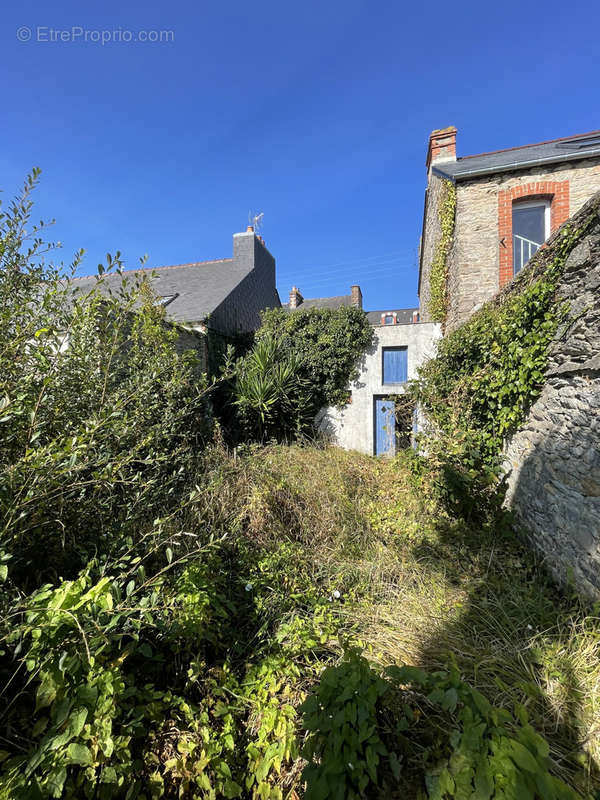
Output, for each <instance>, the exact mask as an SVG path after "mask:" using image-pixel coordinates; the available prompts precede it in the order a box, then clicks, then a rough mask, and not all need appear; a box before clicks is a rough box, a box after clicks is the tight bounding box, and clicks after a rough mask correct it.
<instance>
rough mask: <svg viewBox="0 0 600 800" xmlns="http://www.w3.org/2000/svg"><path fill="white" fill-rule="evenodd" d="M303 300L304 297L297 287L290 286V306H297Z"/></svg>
mask: <svg viewBox="0 0 600 800" xmlns="http://www.w3.org/2000/svg"><path fill="white" fill-rule="evenodd" d="M303 300H304V298H303V297H302V295H301V294H300V290H299V289H298V287H296V286H292V291H291V292H290V308H298V306H299V305H300V304H301V303H302V301H303Z"/></svg>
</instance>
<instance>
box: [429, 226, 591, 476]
mask: <svg viewBox="0 0 600 800" xmlns="http://www.w3.org/2000/svg"><path fill="white" fill-rule="evenodd" d="M592 218H593V215H589V216H588V217H587V218H586V219H584V221H583V222H582V223H581V224H580V225H579V226H578V227H575V226H572V225H571V226H567V227H565V228H564V229H563V230H562V231H561V233H560V234H559V235H558V237H557V239H556V240H555V241H554V242H553V243H552V245H551V246H550V247H548V248H544V249H542V250H541V251H540V252H539V253H538V254H537V255H536V256H535V257H534V259H533V260H532V261H531V262H530V265H529V266H528V268H527V269H526V270H524V271H523V272H522V273H521V274H520V275H519V276H518V277H517V278H516V279H515V280H514V281H513V282H512V283H511V284H510V285H509V286H508V287H507V289H506V290H505V291H504V292H502V293H501V294H500V295H499V296H498V297H497V298H496V299H495V300H494V301H492V302H490V303H488V304H486V305H485V306H484V307H483V308H482V309H481V310H480V311H479V312H477V313H476V314H475V315H473V316H472V317H471V319H469V320H468V321H467V322H466V323H464V324H463V325H461V326H460V327H459V328H457V329H456V330H455V331H453V332H452V333H451V334H450V335H449V336H447V337H446V338H444V339H443V340H442V341H441V342H440V345H439V348H438V355H437V357H436V358H435V359H432V360H431V361H429V362H428V363H427V364H425V365H424V367H423V368H422V369H421V370H420V374H419V380H418V381H417V382H416V384H415V385H414V386H413V392H414V393H415V395H416V399H417V400H418V401H419V402H420V403H421V404H422V405H423V407H424V409H425V411H426V414H427V417H428V419H429V421H430V423H431V426H432V429H433V430H435V432H436V434H442V436H443V435H446V439H447V440H450V439H452V440H454V441H455V442H456V441H458V440H459V439H460V440H462V441H464V442H468V448H469V450H470V452H471V453H473V452H476V454H477V457H474V458H473V461H472V466H473V467H476V466H477V465H478V464H483V465H488V466H491V465H494V464H496V463H497V461H498V456H499V454H500V452H501V450H502V447H503V444H504V441H505V439H506V437H507V436H508V435H510V434H511V433H513V432H514V431H515V430H516V429H517V428H518V427H519V425H520V424H521V423H522V422H523V421H524V420H525V417H526V415H527V412H528V410H529V408H530V407H531V404H532V403H533V401H534V400H535V398H536V397H537V396H538V395H539V394H540V391H541V388H542V386H543V382H544V372H545V369H546V364H547V355H548V348H549V345H550V343H551V342H552V340H553V339H554V337H555V336H556V335H557V331H558V328H559V326H560V325H561V324H562V323H564V322H566V320H567V315H568V308H567V306H566V304H565V303H564V302H561V301H560V299H559V298H557V291H556V290H557V287H558V283H559V279H560V277H561V275H562V274H563V272H564V267H565V262H566V260H567V256H568V255H569V253H570V252H571V250H572V249H573V247H574V246H575V244H576V243H577V241H578V240H579V239H580V238H581V236H582V235H583V233H584V232H585V230H586V229H587V228H588V227H589V225H590V223H591V221H592Z"/></svg>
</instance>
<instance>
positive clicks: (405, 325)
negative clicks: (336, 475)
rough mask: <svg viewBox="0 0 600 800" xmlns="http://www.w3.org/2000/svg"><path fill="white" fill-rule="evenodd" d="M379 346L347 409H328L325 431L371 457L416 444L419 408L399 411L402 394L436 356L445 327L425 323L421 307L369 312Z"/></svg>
mask: <svg viewBox="0 0 600 800" xmlns="http://www.w3.org/2000/svg"><path fill="white" fill-rule="evenodd" d="M367 318H368V320H369V322H370V323H371V325H372V326H373V334H374V336H373V344H372V345H371V347H370V348H369V349H368V350H367V352H366V353H365V354H364V355H363V357H362V360H361V362H360V364H359V367H358V368H359V376H358V378H357V379H356V380H355V381H354V382H353V383H352V384H351V385H350V392H351V395H350V402H349V403H348V404H347V405H346V406H344V407H343V408H335V407H329V408H326V409H323V411H322V412H321V414H320V416H319V418H318V425H319V429H320V430H321V431H322V432H323V433H324V434H325V435H326V436H327V437H328V438H329V439H330V440H331V441H332V442H334V443H335V444H337V445H338V446H339V447H343V448H344V449H346V450H359V451H360V452H361V453H367V454H368V455H376V456H377V455H388V456H391V455H394V454H395V453H396V451H397V450H398V449H399V448H403V447H410V446H411V444H412V442H413V438H412V434H413V433H415V432H416V431H417V429H418V425H419V423H418V419H417V415H416V411H415V409H413V408H410V409H405V413H404V415H400V414H398V413H397V412H398V408H397V402H396V398H397V397H398V396H399V395H402V394H404V392H405V390H406V383H407V381H409V380H411V379H412V378H416V377H417V369H418V368H419V367H420V366H421V365H422V364H423V363H424V362H425V361H427V359H429V358H431V357H432V356H434V355H435V348H436V342H437V340H438V339H439V338H440V337H441V335H442V332H441V326H440V325H439V324H438V323H435V322H420V321H419V316H418V311H417V309H416V308H399V309H395V310H387V311H369V312H367Z"/></svg>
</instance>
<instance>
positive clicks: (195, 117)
mask: <svg viewBox="0 0 600 800" xmlns="http://www.w3.org/2000/svg"><path fill="white" fill-rule="evenodd" d="M23 26H26V27H28V28H30V29H31V39H30V40H29V41H26V42H20V41H18V39H17V29H18V28H22V27H23ZM73 26H75V27H76V29H79V28H84V29H86V30H87V31H88V34H87V35H88V39H89V38H93V37H94V36H98V35H99V34H96V33H94V31H102V30H108V31H113V30H119V29H121V30H124V31H131V32H132V34H133V35H135V34H137V32H138V31H153V30H159V31H160V30H163V31H172V32H173V34H172V35H173V39H174V41H172V42H170V43H162V44H161V43H150V42H147V43H139V42H138V43H135V42H130V43H127V42H124V41H121V42H118V41H116V42H114V43H107V44H105V45H104V46H102V45H101V44H99V43H96V42H94V41H89V40H88V41H87V42H86V41H84V40H83V34H81V35H76V41H69V42H61V41H55V42H52V41H43V39H44V38H45V39H49V38H50V36H51V34H50V33H49V30H48V29H50V28H52V29H55V30H59V31H62V30H64V31H67V32H70V31H71V29H72V28H73ZM38 28H40V29H41V30H40V31H38V30H37V29H38ZM599 29H600V7H599V6H598V5H597V4H595V3H592V2H589V0H588V2H585V3H583V2H580V3H578V2H572V3H564V2H560V3H559V2H554V0H552V1H551V2H545V3H543V4H540V3H539V2H528V1H526V2H515V1H514V0H511V1H510V2H504V3H484V2H477V3H451V2H444V3H437V4H436V3H435V2H429V3H414V4H413V3H401V2H380V3H376V2H366V0H363V1H362V2H359V1H358V0H344V2H323V1H322V2H319V3H317V2H312V0H311V1H310V2H303V3H290V2H285V0H279V2H271V1H270V0H269V1H268V2H244V3H241V2H221V3H200V2H192V1H191V0H185V1H182V0H170V2H165V0H162V2H157V1H156V0H144V2H143V3H142V2H139V3H132V2H129V3H127V2H125V3H123V2H115V1H114V0H104V1H103V2H102V3H100V2H95V3H94V2H91V3H90V2H87V3H85V2H81V0H77V2H73V1H72V0H67V2H60V3H58V4H49V3H47V2H41V1H40V0H38V1H37V2H27V0H26V1H25V2H23V3H21V4H16V3H12V4H9V5H8V6H6V7H5V8H4V9H3V12H2V28H1V30H0V45H1V52H2V61H3V90H2V101H1V106H2V123H3V124H2V132H1V147H0V174H1V181H0V187H1V188H2V189H3V190H4V195H3V198H4V201H6V200H7V199H8V197H9V196H10V195H12V194H13V193H14V191H15V190H16V189H17V188H18V186H19V185H20V184H21V182H22V179H23V177H24V175H25V173H26V172H27V171H28V170H29V169H30V168H31V167H32V166H33V165H38V166H40V167H41V168H42V170H43V182H42V186H41V189H40V191H39V192H38V196H37V209H36V215H37V216H38V217H40V216H44V217H46V216H53V217H55V218H56V220H57V225H56V228H55V230H54V235H55V237H56V238H58V239H60V240H61V241H62V242H63V243H64V252H63V257H64V259H65V261H68V260H70V257H71V254H72V252H73V251H74V250H75V249H76V248H78V247H84V248H85V249H86V251H87V257H86V262H85V267H84V270H83V271H84V272H93V271H95V268H96V264H97V263H98V261H99V260H101V259H102V258H103V257H104V254H105V253H106V252H107V251H110V252H114V251H115V250H117V249H120V250H121V252H122V253H123V255H124V257H125V259H126V262H127V265H128V266H130V267H134V266H136V265H137V263H138V258H139V256H141V255H143V254H145V253H147V254H148V255H149V265H151V266H158V265H161V264H177V263H184V262H189V261H196V260H203V259H211V258H219V257H224V256H228V255H230V253H231V235H232V233H234V232H235V231H239V230H243V229H244V228H245V226H246V224H247V217H248V211H249V210H250V209H252V210H253V211H263V212H264V214H265V224H264V228H263V235H264V237H265V240H266V243H267V246H268V247H269V249H270V250H271V252H272V253H273V254H274V256H275V257H276V259H277V266H278V284H279V290H280V294H281V295H282V299H285V297H286V296H287V293H288V291H289V289H290V287H291V285H292V284H293V283H296V284H297V285H298V286H299V287H300V289H301V290H302V292H303V293H304V295H305V296H306V297H315V296H324V295H329V294H344V293H347V292H348V287H349V285H350V284H351V283H353V282H358V283H360V285H361V286H362V289H363V294H364V297H365V306H366V307H367V308H369V309H385V308H389V307H395V306H409V305H412V304H413V303H414V302H415V301H416V281H417V247H418V239H419V233H420V222H421V215H422V209H423V192H424V188H425V166H424V160H425V154H426V144H427V137H428V134H429V132H430V130H431V129H433V128H439V127H444V126H446V125H450V124H454V125H456V126H457V127H458V129H459V133H458V154H459V155H468V154H471V153H477V152H481V151H485V150H493V149H498V148H502V147H509V146H514V145H519V144H525V143H528V142H535V141H540V140H544V139H550V138H554V137H557V136H566V135H570V134H574V133H579V132H584V131H587V130H594V129H597V128H600V81H599V71H598V52H599V50H598V48H599V45H598V30H599ZM76 33H77V32H76ZM20 35H21V36H22V37H26V36H27V32H25V33H23V32H22V31H21V33H20ZM38 39H39V40H38Z"/></svg>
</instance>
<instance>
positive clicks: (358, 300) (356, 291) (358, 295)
mask: <svg viewBox="0 0 600 800" xmlns="http://www.w3.org/2000/svg"><path fill="white" fill-rule="evenodd" d="M350 293H351V295H352V305H353V306H355V308H362V292H361V290H360V286H357V285H354V286H351V287H350Z"/></svg>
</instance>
